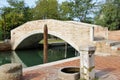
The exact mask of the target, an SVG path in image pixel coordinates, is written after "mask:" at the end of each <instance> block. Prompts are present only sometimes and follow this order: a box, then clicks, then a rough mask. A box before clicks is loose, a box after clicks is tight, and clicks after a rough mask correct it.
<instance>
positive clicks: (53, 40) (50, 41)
mask: <svg viewBox="0 0 120 80" xmlns="http://www.w3.org/2000/svg"><path fill="white" fill-rule="evenodd" d="M43 42H44V40H41V41H40V42H39V43H41V44H43ZM60 42H61V43H62V42H65V41H63V40H61V39H48V43H49V44H50V43H60Z"/></svg>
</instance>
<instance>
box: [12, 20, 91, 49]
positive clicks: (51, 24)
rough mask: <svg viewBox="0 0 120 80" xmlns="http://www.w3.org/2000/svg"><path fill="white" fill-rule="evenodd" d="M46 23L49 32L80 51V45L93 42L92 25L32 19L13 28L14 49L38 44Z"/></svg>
mask: <svg viewBox="0 0 120 80" xmlns="http://www.w3.org/2000/svg"><path fill="white" fill-rule="evenodd" d="M45 24H47V26H48V34H50V35H53V36H56V37H58V38H60V39H62V40H64V41H66V42H67V43H68V44H70V45H71V46H72V47H73V48H75V49H76V50H78V51H79V47H80V46H82V45H87V44H90V43H91V41H90V29H91V27H92V25H91V27H90V26H89V27H88V26H85V25H83V24H81V23H79V22H73V21H72V22H68V21H67V22H65V21H58V20H51V19H47V20H37V21H30V22H27V23H25V24H23V25H21V26H19V27H17V28H15V29H13V30H11V45H12V50H16V49H20V48H25V47H28V46H34V45H35V46H36V44H38V42H39V41H40V40H41V39H42V37H40V35H42V34H43V31H44V30H43V29H44V25H45Z"/></svg>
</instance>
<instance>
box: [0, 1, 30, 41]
mask: <svg viewBox="0 0 120 80" xmlns="http://www.w3.org/2000/svg"><path fill="white" fill-rule="evenodd" d="M7 1H8V3H9V5H10V6H9V7H3V8H1V9H0V10H1V18H0V21H1V23H0V25H1V28H2V31H3V33H4V36H5V34H6V33H9V32H10V30H11V29H13V28H16V27H17V26H19V25H21V24H23V23H25V22H26V21H27V20H30V19H32V16H31V13H30V12H29V10H30V8H29V7H26V6H25V3H24V1H23V0H7ZM5 38H7V37H4V39H5Z"/></svg>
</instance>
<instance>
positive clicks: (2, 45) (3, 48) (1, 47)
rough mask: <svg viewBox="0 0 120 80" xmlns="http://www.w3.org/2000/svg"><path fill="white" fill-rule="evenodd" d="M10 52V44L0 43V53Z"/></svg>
mask: <svg viewBox="0 0 120 80" xmlns="http://www.w3.org/2000/svg"><path fill="white" fill-rule="evenodd" d="M8 50H11V44H10V43H4V42H2V43H0V51H8Z"/></svg>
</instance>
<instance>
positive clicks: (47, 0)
mask: <svg viewBox="0 0 120 80" xmlns="http://www.w3.org/2000/svg"><path fill="white" fill-rule="evenodd" d="M33 14H34V15H33V16H34V19H50V18H53V19H57V18H58V2H57V0H39V1H38V2H37V3H36V7H35V8H34V9H33Z"/></svg>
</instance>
